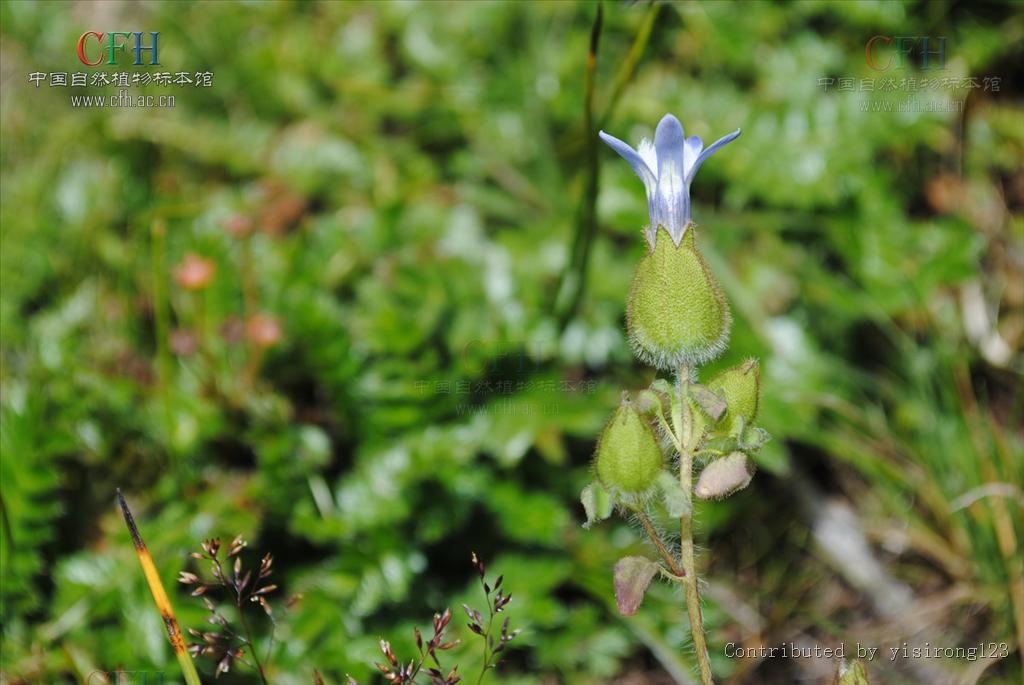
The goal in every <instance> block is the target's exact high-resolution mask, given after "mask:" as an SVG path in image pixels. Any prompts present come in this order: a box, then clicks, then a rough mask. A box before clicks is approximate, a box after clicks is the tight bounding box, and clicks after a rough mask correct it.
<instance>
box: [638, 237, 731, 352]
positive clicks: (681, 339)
mask: <svg viewBox="0 0 1024 685" xmlns="http://www.w3.org/2000/svg"><path fill="white" fill-rule="evenodd" d="M694 233H696V228H695V227H694V226H692V225H691V226H690V227H689V228H688V229H687V231H686V233H685V234H684V235H683V238H682V240H681V241H680V243H679V246H678V247H676V245H675V244H674V243H673V242H672V238H671V236H670V235H669V234H668V231H666V230H664V229H659V230H658V231H657V234H656V236H655V247H654V250H653V251H650V252H648V253H647V254H646V255H644V257H643V259H642V260H641V261H640V264H639V265H638V266H637V269H636V274H635V275H634V276H633V286H632V288H631V290H630V293H629V302H628V305H627V308H626V323H627V326H628V328H629V337H630V341H631V342H632V344H633V350H634V351H635V353H636V355H637V356H638V357H640V359H642V360H643V361H644V362H646V363H648V364H651V365H653V366H657V367H658V368H660V369H675V368H678V367H679V365H680V364H704V363H706V362H708V361H710V360H712V359H714V358H715V357H717V356H718V355H719V354H721V352H722V351H723V350H724V349H725V347H726V343H727V342H728V339H729V326H730V324H731V323H732V319H731V317H730V315H729V305H728V304H727V303H726V301H725V297H724V295H723V294H722V289H721V287H720V286H719V284H718V281H717V280H715V277H714V276H713V275H712V273H711V271H710V270H709V269H708V267H707V264H705V263H704V257H703V256H702V255H701V253H700V251H699V250H698V249H697V243H696V240H695V238H694Z"/></svg>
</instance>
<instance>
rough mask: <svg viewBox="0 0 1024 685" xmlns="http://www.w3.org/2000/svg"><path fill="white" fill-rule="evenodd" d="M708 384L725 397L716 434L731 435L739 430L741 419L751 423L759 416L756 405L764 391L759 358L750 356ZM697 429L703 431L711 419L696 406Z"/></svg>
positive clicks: (694, 414) (695, 423) (695, 425)
mask: <svg viewBox="0 0 1024 685" xmlns="http://www.w3.org/2000/svg"><path fill="white" fill-rule="evenodd" d="M707 387H708V389H709V390H711V391H712V392H713V393H715V394H716V395H719V396H721V397H724V398H725V403H726V406H727V409H726V410H725V414H723V415H722V418H720V419H719V420H718V422H717V423H715V424H714V426H713V430H714V432H715V433H722V434H724V435H732V434H733V433H735V432H737V431H739V429H740V418H742V419H743V423H744V424H745V425H747V426H749V425H750V424H751V423H753V421H754V419H755V418H757V406H758V400H759V396H760V393H761V366H760V364H758V363H757V360H756V359H748V360H747V361H745V362H743V363H742V364H737V365H736V366H733V367H731V368H728V369H726V370H725V371H722V372H721V373H719V374H718V375H717V376H715V377H714V378H712V379H711V380H710V381H708V384H707ZM693 418H694V430H695V431H696V432H698V433H700V432H702V431H704V429H705V428H707V427H708V424H709V423H711V420H710V419H709V418H708V417H707V416H705V415H704V413H703V412H701V411H700V410H699V409H697V408H696V407H694V408H693Z"/></svg>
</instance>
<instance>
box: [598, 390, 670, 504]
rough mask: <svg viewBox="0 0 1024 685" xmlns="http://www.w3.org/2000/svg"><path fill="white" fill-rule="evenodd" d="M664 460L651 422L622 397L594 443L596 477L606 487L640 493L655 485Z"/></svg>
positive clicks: (628, 492)
mask: <svg viewBox="0 0 1024 685" xmlns="http://www.w3.org/2000/svg"><path fill="white" fill-rule="evenodd" d="M663 460H664V457H663V455H662V452H661V448H659V447H658V441H657V439H655V437H654V431H653V430H651V425H650V423H648V422H647V419H645V418H644V417H643V416H642V415H641V414H640V412H638V411H637V409H636V407H635V406H634V405H633V403H632V402H630V401H629V400H628V399H623V401H622V404H620V405H619V408H618V409H616V410H615V413H614V414H613V415H612V418H611V420H610V421H608V425H607V426H605V428H604V431H603V432H602V433H601V438H600V440H598V443H597V454H596V456H595V459H594V461H595V469H596V471H597V478H598V480H599V481H600V482H601V484H602V485H604V486H605V487H606V488H608V489H609V490H617V491H619V492H623V493H627V494H636V493H640V492H643V491H645V490H647V489H648V488H650V487H651V486H652V485H654V483H655V481H656V480H657V478H658V474H659V473H660V472H661V467H662V463H663Z"/></svg>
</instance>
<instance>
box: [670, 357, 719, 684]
mask: <svg viewBox="0 0 1024 685" xmlns="http://www.w3.org/2000/svg"><path fill="white" fill-rule="evenodd" d="M688 384H689V369H688V368H687V367H686V365H683V366H681V367H680V368H679V388H678V390H677V392H678V393H679V396H678V399H677V402H676V407H677V409H674V410H673V419H675V421H674V422H675V423H677V426H676V430H677V431H679V433H680V435H678V436H677V437H678V439H679V442H680V443H682V446H683V450H682V452H680V454H679V485H680V487H682V489H683V492H685V493H686V497H687V500H688V501H689V500H690V496H691V493H692V492H693V454H694V447H695V446H694V445H693V444H692V443H693V438H692V431H691V426H692V425H693V415H692V414H691V411H690V403H689V400H688V399H687V397H686V386H687V385H688ZM677 417H678V419H677ZM679 544H680V550H679V562H680V564H681V565H682V567H683V571H684V572H685V574H686V611H687V613H688V614H689V616H690V634H691V635H692V636H693V649H694V652H696V654H697V665H698V667H699V669H700V680H701V683H702V685H714V683H715V680H714V676H713V675H712V674H711V661H710V660H709V658H708V645H707V640H706V639H705V637H704V616H703V615H702V612H701V606H700V587H699V586H698V582H697V568H696V563H695V562H694V558H693V556H694V555H693V505H692V502H691V504H690V506H688V507H687V508H686V514H685V515H683V516H682V517H680V519H679Z"/></svg>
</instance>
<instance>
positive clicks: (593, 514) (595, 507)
mask: <svg viewBox="0 0 1024 685" xmlns="http://www.w3.org/2000/svg"><path fill="white" fill-rule="evenodd" d="M580 501H581V502H583V510H584V511H585V512H586V513H587V522H586V523H584V524H583V527H584V528H590V527H591V526H592V525H594V524H595V523H598V522H599V521H603V520H605V519H606V518H608V517H609V516H611V515H612V506H613V503H612V497H611V495H609V494H608V491H607V490H605V489H604V488H603V487H601V484H600V483H598V482H597V481H594V482H593V483H590V484H589V485H588V486H587V487H585V488H583V492H581V493H580Z"/></svg>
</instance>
